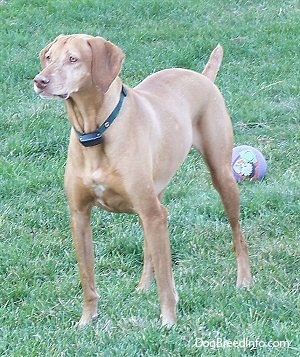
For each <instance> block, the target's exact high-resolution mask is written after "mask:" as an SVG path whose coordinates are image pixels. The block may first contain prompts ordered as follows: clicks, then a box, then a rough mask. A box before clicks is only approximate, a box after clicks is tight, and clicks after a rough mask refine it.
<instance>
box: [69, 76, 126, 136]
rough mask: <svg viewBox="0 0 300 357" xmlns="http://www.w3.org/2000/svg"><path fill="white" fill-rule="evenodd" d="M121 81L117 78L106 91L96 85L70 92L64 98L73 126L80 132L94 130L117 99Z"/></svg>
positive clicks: (109, 111)
mask: <svg viewBox="0 0 300 357" xmlns="http://www.w3.org/2000/svg"><path fill="white" fill-rule="evenodd" d="M121 87H122V82H121V80H120V79H119V78H118V79H116V80H115V81H114V82H113V83H112V84H111V86H110V87H109V89H108V91H107V92H106V93H103V92H100V91H99V90H97V88H96V87H91V88H90V89H89V90H86V91H84V92H82V91H81V92H80V93H74V94H72V95H71V96H70V97H69V98H68V99H67V100H66V110H67V114H68V118H69V121H70V123H71V125H72V126H73V128H74V129H75V130H76V131H77V132H80V133H88V132H92V131H95V130H96V129H97V128H98V127H99V126H100V125H101V124H102V123H103V122H104V121H105V120H106V118H107V117H108V115H109V114H110V113H111V112H112V110H113V109H114V107H115V106H116V104H117V102H118V100H119V94H120V90H121Z"/></svg>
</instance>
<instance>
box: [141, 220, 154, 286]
mask: <svg viewBox="0 0 300 357" xmlns="http://www.w3.org/2000/svg"><path fill="white" fill-rule="evenodd" d="M140 224H141V226H142V227H143V222H142V221H141V219H140ZM143 229H144V228H143ZM153 278H154V267H153V263H152V259H151V254H150V250H149V247H148V244H147V240H146V239H144V264H143V272H142V276H141V279H140V282H139V284H138V286H137V291H147V290H149V288H150V286H151V283H152V281H153Z"/></svg>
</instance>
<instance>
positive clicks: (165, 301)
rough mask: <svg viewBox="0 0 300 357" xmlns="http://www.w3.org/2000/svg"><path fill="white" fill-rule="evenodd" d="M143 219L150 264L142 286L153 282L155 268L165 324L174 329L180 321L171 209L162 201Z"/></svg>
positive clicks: (143, 216)
mask: <svg viewBox="0 0 300 357" xmlns="http://www.w3.org/2000/svg"><path fill="white" fill-rule="evenodd" d="M140 218H141V220H142V223H143V229H144V234H145V248H146V258H147V259H148V261H146V262H145V263H146V266H145V265H144V270H143V275H142V280H141V282H140V285H139V287H141V288H147V287H148V284H149V283H150V281H151V269H153V268H154V272H155V277H156V282H157V288H158V295H159V301H160V309H161V317H162V324H163V325H164V326H168V327H170V326H172V325H174V324H175V322H176V303H177V300H178V298H177V293H176V290H175V285H174V279H173V272H172V262H171V251H170V241H169V232H168V225H167V210H166V209H165V207H164V206H163V205H161V204H160V202H159V201H158V202H157V204H155V205H154V206H152V207H151V208H150V209H147V210H146V211H145V212H143V213H142V214H140ZM152 264H153V268H152ZM148 274H150V275H148ZM146 275H147V276H146Z"/></svg>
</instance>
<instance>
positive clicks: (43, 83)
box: [33, 74, 50, 89]
mask: <svg viewBox="0 0 300 357" xmlns="http://www.w3.org/2000/svg"><path fill="white" fill-rule="evenodd" d="M33 82H34V84H35V85H36V86H37V88H39V89H45V88H46V87H47V85H48V83H49V82H50V79H49V78H48V77H45V76H42V75H40V74H38V75H37V76H36V77H35V78H34V80H33Z"/></svg>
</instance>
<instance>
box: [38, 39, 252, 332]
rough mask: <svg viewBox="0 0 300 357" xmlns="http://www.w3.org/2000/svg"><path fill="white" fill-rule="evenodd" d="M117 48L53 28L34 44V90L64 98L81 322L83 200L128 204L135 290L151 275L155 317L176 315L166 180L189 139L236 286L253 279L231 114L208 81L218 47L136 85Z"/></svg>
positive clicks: (86, 293)
mask: <svg viewBox="0 0 300 357" xmlns="http://www.w3.org/2000/svg"><path fill="white" fill-rule="evenodd" d="M124 57H125V55H124V53H123V51H122V50H121V49H120V48H119V47H118V46H116V45H114V44H113V43H111V42H109V41H107V40H106V39H104V38H102V37H99V36H97V37H93V36H89V35H85V34H74V35H60V36H58V37H57V38H56V39H54V40H53V41H52V42H50V43H49V44H48V45H47V46H46V47H45V48H44V49H42V50H41V52H40V62H41V67H42V71H41V72H40V73H39V74H38V75H37V76H36V77H35V78H34V80H33V81H34V90H35V92H36V93H37V94H39V95H40V96H41V97H42V98H47V99H51V98H52V99H56V98H61V99H63V100H64V101H65V106H66V111H67V115H68V119H69V121H70V123H71V126H72V128H71V134H70V142H69V148H68V157H67V163H66V169H65V184H64V186H65V192H66V196H67V199H68V204H69V208H70V220H71V229H72V235H73V240H74V246H75V251H76V256H77V261H78V266H79V274H80V279H81V283H82V290H83V310H82V316H81V319H80V321H79V323H78V324H79V326H84V325H87V324H89V323H91V322H92V321H93V320H95V319H96V318H97V316H98V315H97V303H98V299H99V297H98V294H97V291H96V287H95V272H94V251H93V241H92V233H91V228H90V221H91V209H92V207H93V206H95V205H96V206H99V207H101V208H103V209H105V210H107V211H111V212H122V213H134V214H137V215H138V216H139V219H140V222H141V226H142V228H143V231H144V265H143V271H142V276H141V279H140V282H139V284H138V287H137V289H138V290H140V291H146V290H148V289H149V287H150V285H151V282H152V280H153V278H154V277H155V279H156V282H157V289H158V296H159V302H160V311H161V319H162V325H163V326H168V327H170V326H172V325H174V324H175V323H176V304H177V301H178V297H177V293H176V290H175V285H174V279H173V273H172V267H171V253H170V242H169V232H168V225H167V210H166V208H165V207H164V206H163V204H162V203H161V200H162V194H163V191H164V189H165V187H166V186H167V184H168V182H169V181H170V179H171V178H172V176H173V175H174V173H175V172H176V170H177V169H178V167H179V166H180V165H181V163H182V162H183V160H184V159H185V157H186V156H187V154H188V153H189V151H190V149H191V147H194V148H196V149H197V150H198V151H199V152H200V153H201V154H202V156H203V158H204V160H205V162H206V164H207V166H208V168H209V170H210V174H211V178H212V183H213V185H214V187H215V188H216V190H217V191H218V193H219V195H220V198H221V201H222V204H223V206H224V210H225V213H226V215H227V218H228V220H229V223H230V226H231V229H232V234H233V245H234V251H235V255H236V261H237V286H248V285H249V284H250V283H251V273H250V265H249V255H248V248H247V243H246V240H245V238H244V236H243V233H242V230H241V226H240V221H239V215H240V201H239V200H240V199H239V191H238V188H237V185H236V182H235V180H234V178H233V175H232V169H231V155H232V145H233V130H232V123H231V120H230V118H229V115H228V112H227V109H226V106H225V104H224V99H223V97H222V95H221V94H220V91H219V90H218V88H217V87H216V85H215V84H214V83H213V82H214V80H215V77H216V75H217V72H218V70H219V67H220V64H221V61H222V57H223V49H222V47H221V46H220V45H218V46H217V47H216V48H215V50H214V51H213V52H212V53H211V56H210V58H209V61H208V63H207V65H206V66H205V68H204V70H203V72H202V74H200V73H197V72H195V71H191V70H188V69H180V68H170V69H165V70H162V71H159V72H156V73H154V74H151V75H150V76H148V77H147V78H146V79H145V80H143V81H142V82H141V83H140V84H138V85H137V86H136V87H134V88H130V87H128V86H127V85H125V84H123V83H122V81H121V79H120V77H119V72H120V70H121V66H122V62H123V60H124Z"/></svg>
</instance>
